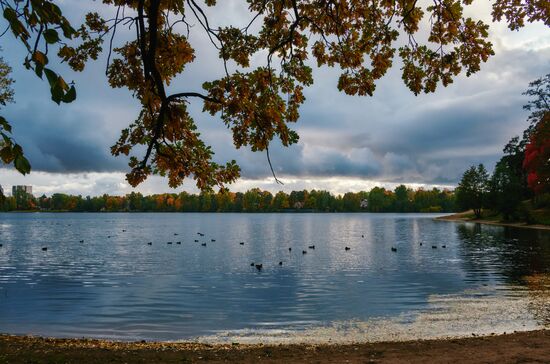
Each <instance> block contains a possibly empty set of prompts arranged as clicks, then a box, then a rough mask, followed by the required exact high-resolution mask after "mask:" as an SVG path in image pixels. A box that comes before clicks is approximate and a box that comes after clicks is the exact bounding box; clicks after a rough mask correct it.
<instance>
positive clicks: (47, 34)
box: [44, 29, 59, 44]
mask: <svg viewBox="0 0 550 364" xmlns="http://www.w3.org/2000/svg"><path fill="white" fill-rule="evenodd" d="M44 39H46V42H48V43H49V44H55V43H57V42H59V35H58V34H57V31H56V30H55V29H46V30H45V31H44Z"/></svg>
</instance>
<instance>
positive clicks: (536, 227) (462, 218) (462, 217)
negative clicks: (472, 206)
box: [434, 211, 550, 231]
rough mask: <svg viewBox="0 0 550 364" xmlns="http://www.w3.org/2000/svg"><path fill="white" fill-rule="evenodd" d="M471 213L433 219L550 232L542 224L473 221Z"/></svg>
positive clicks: (548, 228)
mask: <svg viewBox="0 0 550 364" xmlns="http://www.w3.org/2000/svg"><path fill="white" fill-rule="evenodd" d="M470 214H471V211H466V212H460V213H456V214H452V215H444V216H438V217H436V218H434V220H437V221H452V222H469V223H474V224H482V225H493V226H503V227H513V228H519V229H534V230H545V231H550V225H542V224H527V223H525V222H504V221H493V220H486V219H483V218H480V219H475V218H470V217H469V216H470Z"/></svg>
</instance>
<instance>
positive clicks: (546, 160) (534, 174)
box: [523, 112, 550, 195]
mask: <svg viewBox="0 0 550 364" xmlns="http://www.w3.org/2000/svg"><path fill="white" fill-rule="evenodd" d="M523 168H525V170H526V171H527V183H528V185H529V188H531V189H532V190H533V191H534V192H535V194H537V195H538V194H541V193H546V192H550V112H546V113H545V114H544V116H543V117H542V119H541V121H540V122H539V123H538V125H537V126H536V128H535V130H534V132H533V134H532V135H531V138H530V139H529V144H527V146H526V148H525V159H524V160H523Z"/></svg>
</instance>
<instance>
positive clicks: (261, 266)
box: [255, 264, 264, 270]
mask: <svg viewBox="0 0 550 364" xmlns="http://www.w3.org/2000/svg"><path fill="white" fill-rule="evenodd" d="M255 267H256V269H257V270H262V268H263V267H264V265H263V264H256V265H255Z"/></svg>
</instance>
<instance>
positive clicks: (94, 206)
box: [2, 185, 455, 212]
mask: <svg viewBox="0 0 550 364" xmlns="http://www.w3.org/2000/svg"><path fill="white" fill-rule="evenodd" d="M2 208H3V211H17V210H21V211H28V210H40V211H82V212H84V211H88V212H100V211H107V212H117V211H136V212H285V211H315V212H360V211H365V212H453V211H455V196H454V193H453V192H452V191H448V190H439V189H437V188H434V189H431V190H424V189H418V190H416V191H415V190H412V189H410V188H407V187H406V186H404V185H401V186H398V187H396V188H395V189H394V190H393V191H391V190H386V189H384V188H380V187H375V188H373V189H372V190H370V191H369V192H367V191H362V192H357V193H353V192H348V193H346V194H344V195H343V196H340V195H338V196H336V195H334V194H332V193H330V192H327V191H317V190H311V191H306V190H304V191H293V192H291V193H290V194H287V193H285V192H277V193H276V194H275V195H273V194H271V193H270V192H268V191H262V190H260V189H259V188H253V189H251V190H248V191H246V192H245V193H241V192H228V191H222V192H218V193H208V192H203V193H201V194H198V195H195V194H189V193H186V192H181V193H179V194H175V193H164V194H158V195H151V196H143V195H142V194H141V193H135V192H132V193H130V194H127V195H126V196H109V195H103V196H98V197H90V196H87V197H82V196H71V195H66V194H62V193H56V194H53V195H52V196H51V197H47V196H41V197H38V198H35V197H33V196H31V195H28V194H24V193H23V194H19V195H18V196H11V197H5V198H4V201H3V203H2Z"/></svg>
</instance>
